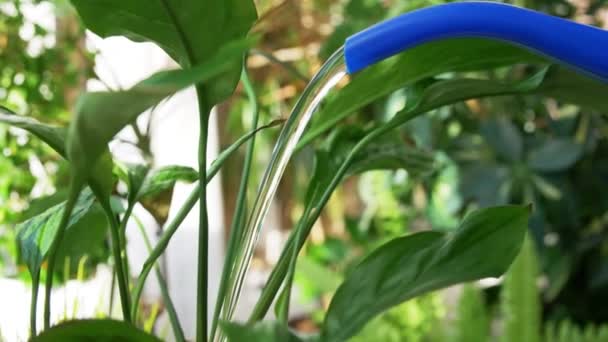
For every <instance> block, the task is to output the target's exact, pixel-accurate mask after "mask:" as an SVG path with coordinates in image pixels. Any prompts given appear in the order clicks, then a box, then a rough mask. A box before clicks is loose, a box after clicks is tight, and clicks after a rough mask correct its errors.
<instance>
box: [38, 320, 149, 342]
mask: <svg viewBox="0 0 608 342" xmlns="http://www.w3.org/2000/svg"><path fill="white" fill-rule="evenodd" d="M31 341H32V342H57V341H62V342H81V341H90V342H115V341H116V342H160V339H158V338H156V337H155V336H152V335H150V334H148V333H146V332H144V331H142V330H139V329H138V328H136V327H135V326H133V325H131V324H128V323H125V322H120V321H114V320H109V319H99V320H93V319H91V320H78V321H68V322H65V323H61V324H59V325H56V326H54V327H51V328H50V329H47V330H45V331H43V332H42V333H41V334H40V335H38V336H36V337H34V338H32V340H31Z"/></svg>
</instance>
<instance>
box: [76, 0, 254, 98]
mask: <svg viewBox="0 0 608 342" xmlns="http://www.w3.org/2000/svg"><path fill="white" fill-rule="evenodd" d="M71 1H72V4H73V5H74V7H76V10H77V11H78V13H79V14H80V16H81V17H82V20H83V21H84V23H85V25H86V27H87V28H88V29H90V30H91V31H93V32H95V33H96V34H98V35H100V36H102V37H109V36H115V35H122V36H125V37H127V38H130V39H132V40H135V41H152V42H155V43H156V44H157V45H158V46H160V47H161V48H162V49H164V50H165V51H166V52H167V53H168V54H169V55H170V56H171V57H173V59H175V60H176V61H177V62H178V63H179V64H181V65H182V66H183V67H185V68H186V67H191V66H195V65H199V64H203V63H206V62H208V61H209V60H210V59H211V58H212V57H213V56H214V55H215V54H216V52H217V51H218V50H219V49H221V48H222V47H224V45H225V44H226V43H228V42H231V41H235V40H239V39H242V38H244V37H245V36H246V35H247V32H248V31H249V29H250V28H251V26H252V25H253V22H254V21H255V20H256V18H257V14H256V9H255V6H254V4H253V1H252V0H205V1H202V0H191V1H183V0H129V1H125V0H71ZM242 56H243V53H241V55H240V58H239V60H232V61H231V62H230V63H231V65H230V67H229V68H227V69H225V70H222V77H221V78H217V79H214V80H213V82H211V83H210V84H209V85H206V86H205V88H206V89H207V91H208V92H209V98H208V101H211V102H212V104H215V103H217V102H219V101H221V100H222V99H223V98H225V97H226V96H228V95H230V94H231V93H232V91H233V90H234V87H235V86H236V84H237V82H238V79H239V75H240V72H241V66H242V62H241V60H240V59H241V58H242Z"/></svg>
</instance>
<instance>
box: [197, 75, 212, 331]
mask: <svg viewBox="0 0 608 342" xmlns="http://www.w3.org/2000/svg"><path fill="white" fill-rule="evenodd" d="M196 95H197V97H198V108H199V123H200V135H199V144H198V175H199V184H205V182H206V180H207V136H208V134H209V116H210V114H211V113H210V112H211V108H212V106H211V105H210V104H209V103H208V102H207V98H206V97H207V96H206V94H205V89H204V88H203V87H202V86H200V85H199V86H197V87H196ZM199 208H200V211H199V229H198V271H197V281H196V283H197V291H196V341H197V342H204V341H206V340H207V307H208V298H207V288H208V283H209V279H208V278H209V264H208V263H209V221H208V220H209V217H208V214H207V186H206V184H205V186H201V187H200V192H199Z"/></svg>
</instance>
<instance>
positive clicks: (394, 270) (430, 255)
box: [323, 206, 529, 341]
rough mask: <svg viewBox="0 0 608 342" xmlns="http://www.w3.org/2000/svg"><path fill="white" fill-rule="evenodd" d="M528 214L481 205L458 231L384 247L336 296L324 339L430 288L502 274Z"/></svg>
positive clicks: (338, 336) (342, 336) (345, 334)
mask: <svg viewBox="0 0 608 342" xmlns="http://www.w3.org/2000/svg"><path fill="white" fill-rule="evenodd" d="M528 215H529V208H527V207H523V206H504V207H495V208H489V209H482V210H479V211H476V212H473V213H471V214H470V215H468V216H467V217H466V218H465V219H464V221H463V222H462V224H461V226H460V227H459V229H458V230H457V231H455V232H454V233H453V234H443V233H439V232H423V233H417V234H413V235H410V236H406V237H403V238H398V239H395V240H392V241H390V242H388V243H386V244H385V245H383V246H381V247H379V248H378V249H376V250H375V251H374V252H372V254H370V255H369V256H368V257H366V258H365V259H364V261H363V262H362V263H361V264H359V265H358V266H356V267H355V268H354V269H353V271H352V272H351V273H350V274H349V276H348V277H347V279H346V281H345V282H344V283H343V284H342V285H341V286H340V288H339V289H338V291H337V292H336V294H335V295H334V297H333V300H332V302H331V304H330V307H329V310H328V312H327V316H326V318H325V322H324V326H323V338H324V339H325V340H326V341H342V340H346V339H348V338H349V337H351V336H353V335H354V334H355V333H357V331H359V330H360V329H361V328H362V327H363V326H364V325H365V323H366V322H368V321H369V320H370V319H371V318H373V317H374V316H376V315H377V314H379V313H381V312H383V311H385V310H387V309H389V308H391V307H392V306H395V305H397V304H399V303H402V302H404V301H406V300H408V299H411V298H413V297H416V296H418V295H421V294H423V293H425V292H428V291H432V290H436V289H440V288H443V287H446V286H450V285H453V284H457V283H462V282H467V281H472V280H476V279H480V278H485V277H498V276H500V275H502V273H503V272H505V271H506V270H507V268H508V267H509V265H510V264H511V262H512V261H513V259H514V258H515V256H516V255H517V253H518V252H519V249H520V247H521V244H522V241H523V238H524V234H525V231H526V227H527V221H528ZM489 256H491V257H489Z"/></svg>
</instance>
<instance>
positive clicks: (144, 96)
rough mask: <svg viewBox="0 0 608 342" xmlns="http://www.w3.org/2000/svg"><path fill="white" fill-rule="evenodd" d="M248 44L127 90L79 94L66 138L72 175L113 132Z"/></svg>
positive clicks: (86, 166)
mask: <svg viewBox="0 0 608 342" xmlns="http://www.w3.org/2000/svg"><path fill="white" fill-rule="evenodd" d="M249 44H250V42H249V41H240V42H236V43H233V44H229V45H228V46H225V47H224V48H223V49H221V50H220V51H219V52H218V53H217V54H215V55H214V56H213V58H211V59H209V60H208V61H206V62H205V63H203V64H201V65H197V66H195V67H193V68H191V69H187V70H172V71H163V72H160V73H157V74H155V75H153V76H151V77H149V78H148V79H146V80H144V81H142V82H140V83H138V84H137V85H135V86H134V87H133V88H131V89H129V90H125V91H119V92H92V93H85V94H84V95H83V96H81V97H80V98H79V99H78V102H77V104H76V115H75V117H74V119H73V121H72V122H71V125H70V128H69V132H68V140H67V152H68V156H69V159H70V161H71V162H72V165H73V168H74V169H75V171H76V172H75V176H77V177H81V178H82V177H85V176H87V175H88V174H89V173H90V172H91V169H92V165H94V164H95V162H96V161H97V159H98V158H99V156H100V155H101V154H102V153H103V151H105V150H107V144H108V143H109V142H110V140H111V139H112V138H113V137H114V135H116V134H117V133H118V132H119V131H120V130H121V129H122V128H124V127H125V126H126V125H128V124H129V123H131V122H134V121H135V119H136V118H137V117H138V116H139V115H140V114H141V113H142V112H144V111H145V110H146V109H148V108H150V107H152V106H153V105H155V104H157V103H159V102H160V101H161V100H162V99H164V98H166V97H167V96H169V95H171V94H174V93H175V92H177V91H179V90H181V89H183V88H185V87H188V86H190V85H192V84H194V83H197V82H201V81H205V80H209V79H210V78H211V77H213V76H217V75H219V74H220V73H221V72H222V71H225V70H227V69H228V68H230V66H231V63H232V62H233V61H235V60H238V59H240V56H241V54H242V53H243V52H244V51H246V49H247V48H248V46H249Z"/></svg>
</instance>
